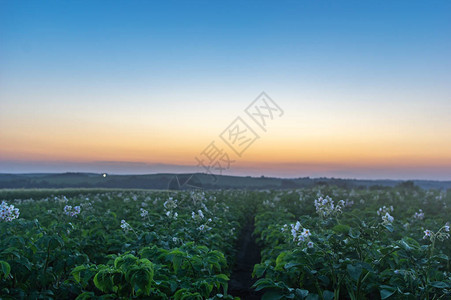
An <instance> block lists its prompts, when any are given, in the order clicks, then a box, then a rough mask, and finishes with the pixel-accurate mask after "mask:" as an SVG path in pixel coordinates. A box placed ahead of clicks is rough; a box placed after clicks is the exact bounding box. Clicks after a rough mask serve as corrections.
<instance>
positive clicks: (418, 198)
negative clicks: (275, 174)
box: [254, 188, 451, 300]
mask: <svg viewBox="0 0 451 300" xmlns="http://www.w3.org/2000/svg"><path fill="white" fill-rule="evenodd" d="M450 206H451V195H447V194H446V193H445V192H437V191H424V190H419V189H413V190H406V189H384V190H372V191H368V190H359V191H356V190H351V191H350V190H344V189H338V188H322V189H320V188H314V189H305V190H299V191H296V192H294V191H291V192H278V193H276V192H272V193H268V195H267V197H266V200H265V201H264V202H263V205H262V206H260V208H259V211H258V213H257V215H256V217H255V232H254V234H255V236H257V239H258V241H259V243H260V245H261V246H262V248H263V249H262V261H261V263H260V264H258V265H256V266H255V268H254V276H256V277H258V278H259V280H258V281H257V282H256V283H255V285H254V287H255V288H256V290H260V291H264V292H265V293H264V296H263V299H309V300H310V299H387V298H396V299H399V298H402V299H445V298H446V297H450V296H451V292H450V288H451V273H450V271H451V270H450V264H449V257H450V255H451V247H450V246H451V243H450V240H449V239H448V238H449V223H448V221H449V216H450V215H451V214H450V212H451V211H450Z"/></svg>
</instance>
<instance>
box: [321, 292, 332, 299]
mask: <svg viewBox="0 0 451 300" xmlns="http://www.w3.org/2000/svg"><path fill="white" fill-rule="evenodd" d="M323 298H324V300H332V299H334V293H333V292H331V291H324V292H323Z"/></svg>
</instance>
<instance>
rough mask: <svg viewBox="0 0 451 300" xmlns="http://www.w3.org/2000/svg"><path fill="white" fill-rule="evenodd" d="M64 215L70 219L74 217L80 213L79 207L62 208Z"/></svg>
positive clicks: (67, 206)
mask: <svg viewBox="0 0 451 300" xmlns="http://www.w3.org/2000/svg"><path fill="white" fill-rule="evenodd" d="M64 213H65V214H66V215H68V216H71V217H76V216H77V215H78V214H79V213H80V206H74V207H72V206H70V205H66V206H64Z"/></svg>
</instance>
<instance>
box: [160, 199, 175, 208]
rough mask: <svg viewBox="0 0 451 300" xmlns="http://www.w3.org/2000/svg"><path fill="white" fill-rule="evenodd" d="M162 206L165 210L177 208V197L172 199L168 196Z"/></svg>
mask: <svg viewBox="0 0 451 300" xmlns="http://www.w3.org/2000/svg"><path fill="white" fill-rule="evenodd" d="M163 206H164V208H165V209H166V210H174V209H176V208H177V199H175V200H174V199H173V198H172V197H169V199H168V200H166V201H165V202H164V203H163Z"/></svg>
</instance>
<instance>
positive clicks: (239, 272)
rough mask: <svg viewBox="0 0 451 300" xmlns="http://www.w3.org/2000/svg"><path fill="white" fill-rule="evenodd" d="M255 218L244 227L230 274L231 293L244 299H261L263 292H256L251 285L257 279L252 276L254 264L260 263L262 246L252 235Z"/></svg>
mask: <svg viewBox="0 0 451 300" xmlns="http://www.w3.org/2000/svg"><path fill="white" fill-rule="evenodd" d="M253 231H254V223H253V220H252V222H251V223H249V224H248V225H246V227H245V228H244V229H243V232H242V235H241V238H240V240H239V241H238V244H237V249H238V254H237V257H236V262H235V266H234V268H233V271H232V275H231V276H230V281H229V294H230V295H232V296H234V297H240V298H241V299H243V300H254V299H261V293H258V292H255V291H254V290H253V289H252V288H251V286H252V285H253V284H254V282H255V281H256V279H255V278H252V271H253V270H254V265H255V264H258V263H260V258H261V257H260V247H258V245H257V244H256V243H255V239H254V237H253V236H252V232H253Z"/></svg>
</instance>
